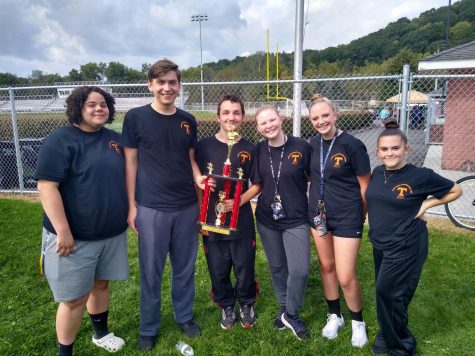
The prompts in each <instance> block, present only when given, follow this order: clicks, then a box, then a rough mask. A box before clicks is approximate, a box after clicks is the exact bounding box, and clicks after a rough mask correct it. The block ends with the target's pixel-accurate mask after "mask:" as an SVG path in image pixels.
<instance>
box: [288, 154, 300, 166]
mask: <svg viewBox="0 0 475 356" xmlns="http://www.w3.org/2000/svg"><path fill="white" fill-rule="evenodd" d="M287 158H288V159H289V160H290V163H292V165H294V166H296V165H297V164H299V161H300V160H301V159H302V154H301V153H300V152H299V151H294V152H291V153H290V154H289V156H288V157H287Z"/></svg>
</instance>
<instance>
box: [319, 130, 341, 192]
mask: <svg viewBox="0 0 475 356" xmlns="http://www.w3.org/2000/svg"><path fill="white" fill-rule="evenodd" d="M337 136H338V129H336V132H335V136H333V138H332V142H331V143H330V147H328V151H327V154H326V156H325V160H323V136H322V135H320V200H323V193H324V190H325V182H324V179H325V165H326V163H327V160H328V156H330V151H331V150H332V147H333V144H334V143H335V140H336V138H337Z"/></svg>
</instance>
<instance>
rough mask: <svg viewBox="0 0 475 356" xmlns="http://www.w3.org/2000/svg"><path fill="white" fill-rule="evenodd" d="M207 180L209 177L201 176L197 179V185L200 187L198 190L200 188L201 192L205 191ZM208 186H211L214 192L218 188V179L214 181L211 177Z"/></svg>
mask: <svg viewBox="0 0 475 356" xmlns="http://www.w3.org/2000/svg"><path fill="white" fill-rule="evenodd" d="M207 178H208V176H199V177H198V178H197V179H196V185H197V186H198V188H200V189H201V190H205V188H206V179H207ZM208 185H209V186H210V190H211V191H212V192H214V188H216V179H214V178H213V177H209V179H208Z"/></svg>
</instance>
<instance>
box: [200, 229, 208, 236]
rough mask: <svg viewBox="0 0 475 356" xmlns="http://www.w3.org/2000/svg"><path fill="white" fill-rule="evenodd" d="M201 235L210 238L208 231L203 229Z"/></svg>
mask: <svg viewBox="0 0 475 356" xmlns="http://www.w3.org/2000/svg"><path fill="white" fill-rule="evenodd" d="M200 234H201V236H209V234H208V231H207V230H203V229H200Z"/></svg>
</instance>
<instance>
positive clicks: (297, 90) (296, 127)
mask: <svg viewBox="0 0 475 356" xmlns="http://www.w3.org/2000/svg"><path fill="white" fill-rule="evenodd" d="M303 8H304V6H303V0H297V2H296V8H295V52H294V80H296V81H297V82H295V83H294V124H293V135H294V136H295V137H300V128H301V125H300V124H301V120H302V83H301V82H299V80H301V79H302V63H303V55H302V51H303Z"/></svg>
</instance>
